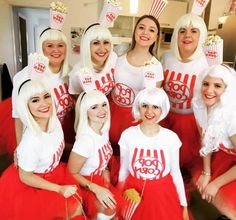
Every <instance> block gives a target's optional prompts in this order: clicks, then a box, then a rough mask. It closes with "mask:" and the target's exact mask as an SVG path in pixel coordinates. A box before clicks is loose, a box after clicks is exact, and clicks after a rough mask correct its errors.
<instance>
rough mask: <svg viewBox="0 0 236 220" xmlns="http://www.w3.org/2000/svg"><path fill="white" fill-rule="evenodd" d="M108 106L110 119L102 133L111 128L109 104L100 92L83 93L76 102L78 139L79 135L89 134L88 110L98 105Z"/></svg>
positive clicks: (75, 125) (108, 118) (75, 126)
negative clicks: (104, 104)
mask: <svg viewBox="0 0 236 220" xmlns="http://www.w3.org/2000/svg"><path fill="white" fill-rule="evenodd" d="M104 102H105V103H106V104H107V108H108V110H107V113H108V117H107V120H106V122H105V124H104V125H103V127H102V133H104V132H107V131H108V130H109V128H110V107H109V102H108V99H107V97H106V95H104V94H103V93H102V92H100V91H98V90H92V91H89V92H86V93H85V92H82V93H81V94H80V96H79V98H78V100H77V102H76V107H75V109H76V112H75V124H74V128H75V132H76V138H77V137H78V136H79V135H82V134H84V133H87V129H88V127H89V121H88V110H89V109H90V108H91V107H92V106H93V105H96V104H102V103H104Z"/></svg>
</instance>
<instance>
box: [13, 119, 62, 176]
mask: <svg viewBox="0 0 236 220" xmlns="http://www.w3.org/2000/svg"><path fill="white" fill-rule="evenodd" d="M64 147H65V144H64V135H63V131H62V128H61V124H60V122H59V120H57V121H56V125H55V129H54V130H53V132H51V133H46V132H42V134H39V135H35V134H34V133H33V132H32V131H31V130H30V129H29V128H26V129H25V131H24V133H23V136H22V139H21V142H20V144H19V145H18V147H17V158H18V166H19V167H20V168H21V169H23V170H25V171H27V172H34V173H41V174H44V173H49V172H51V171H53V170H54V169H55V168H56V167H57V165H58V164H59V161H60V159H61V155H62V152H63V150H64Z"/></svg>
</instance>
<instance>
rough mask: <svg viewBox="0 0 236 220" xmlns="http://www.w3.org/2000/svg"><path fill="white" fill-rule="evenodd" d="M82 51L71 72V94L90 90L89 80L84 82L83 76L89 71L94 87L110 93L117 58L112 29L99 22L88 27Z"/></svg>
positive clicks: (76, 94) (84, 35)
mask: <svg viewBox="0 0 236 220" xmlns="http://www.w3.org/2000/svg"><path fill="white" fill-rule="evenodd" d="M80 52H81V60H80V61H79V63H77V64H76V65H75V66H74V67H73V70H72V71H71V73H70V85H69V92H70V94H72V95H75V96H78V95H79V94H80V93H81V92H82V91H83V90H85V91H88V90H89V89H87V87H86V83H88V81H86V83H83V77H84V76H86V73H87V74H88V73H89V76H90V77H91V78H92V79H91V81H92V85H91V87H92V89H97V90H100V91H102V92H103V93H104V94H106V95H108V94H109V93H110V92H111V90H112V89H113V87H114V77H113V75H114V68H115V63H116V58H117V56H116V54H115V53H114V52H113V44H112V35H111V33H110V31H109V30H108V29H107V28H106V27H104V26H102V25H100V24H98V23H95V24H92V25H90V26H89V27H87V29H86V30H85V31H84V33H83V36H82V39H81V48H80ZM90 90H91V89H90Z"/></svg>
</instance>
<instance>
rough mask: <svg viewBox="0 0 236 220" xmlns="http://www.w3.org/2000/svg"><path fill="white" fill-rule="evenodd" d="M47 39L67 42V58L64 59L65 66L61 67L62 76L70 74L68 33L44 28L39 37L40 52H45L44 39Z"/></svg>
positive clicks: (38, 49)
mask: <svg viewBox="0 0 236 220" xmlns="http://www.w3.org/2000/svg"><path fill="white" fill-rule="evenodd" d="M47 40H62V41H63V42H64V43H65V44H66V54H65V59H64V61H63V66H62V68H61V76H62V77H65V76H67V75H68V73H69V71H70V67H69V61H68V50H69V49H68V41H67V38H66V35H65V34H64V33H63V32H61V31H59V30H56V29H50V28H48V29H46V30H44V31H43V32H42V33H41V35H40V38H39V42H38V48H37V51H38V53H40V54H44V53H43V43H44V41H47Z"/></svg>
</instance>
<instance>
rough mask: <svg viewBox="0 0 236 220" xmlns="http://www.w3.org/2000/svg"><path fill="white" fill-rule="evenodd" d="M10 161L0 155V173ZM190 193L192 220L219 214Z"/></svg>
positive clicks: (195, 194)
mask: <svg viewBox="0 0 236 220" xmlns="http://www.w3.org/2000/svg"><path fill="white" fill-rule="evenodd" d="M10 163H11V159H10V158H9V157H7V156H6V155H3V156H0V174H1V173H2V171H3V170H4V169H5V168H6V167H7V166H8V165H9V164H10ZM191 195H192V196H191V202H190V204H189V206H190V210H191V212H192V215H193V217H194V220H215V219H216V218H217V217H218V216H219V215H220V214H219V213H218V211H217V210H216V209H215V208H214V207H213V206H211V205H210V204H208V203H207V202H205V201H203V200H201V198H200V195H199V194H198V193H197V192H193V193H192V194H191Z"/></svg>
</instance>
